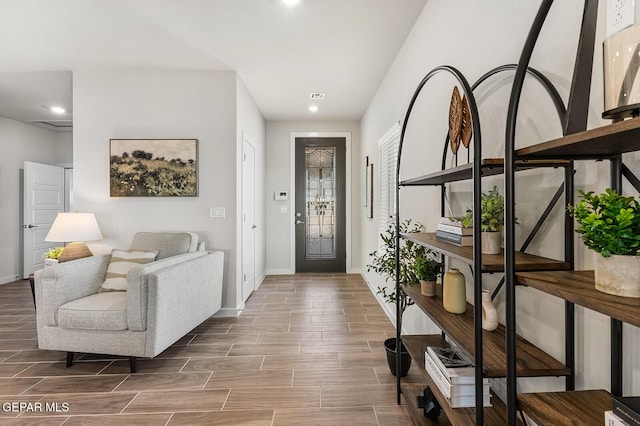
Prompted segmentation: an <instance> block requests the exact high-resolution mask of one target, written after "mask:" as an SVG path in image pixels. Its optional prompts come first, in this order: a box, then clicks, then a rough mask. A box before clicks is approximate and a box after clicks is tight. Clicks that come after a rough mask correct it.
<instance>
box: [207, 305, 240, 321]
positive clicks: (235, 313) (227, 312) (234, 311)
mask: <svg viewBox="0 0 640 426" xmlns="http://www.w3.org/2000/svg"><path fill="white" fill-rule="evenodd" d="M243 306H244V304H243ZM243 310H244V309H240V308H222V309H220V310H219V311H218V312H216V313H215V314H214V315H213V316H214V317H215V318H237V317H239V316H240V314H241V313H242V311H243Z"/></svg>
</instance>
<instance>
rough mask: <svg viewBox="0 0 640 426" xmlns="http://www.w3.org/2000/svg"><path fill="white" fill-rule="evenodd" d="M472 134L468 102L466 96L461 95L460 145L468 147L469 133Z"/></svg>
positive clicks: (469, 141)
mask: <svg viewBox="0 0 640 426" xmlns="http://www.w3.org/2000/svg"><path fill="white" fill-rule="evenodd" d="M472 134H473V128H472V126H471V111H470V110H469V102H467V97H466V96H463V97H462V129H461V131H460V139H461V142H462V145H463V146H464V147H465V148H469V144H470V143H471V135H472Z"/></svg>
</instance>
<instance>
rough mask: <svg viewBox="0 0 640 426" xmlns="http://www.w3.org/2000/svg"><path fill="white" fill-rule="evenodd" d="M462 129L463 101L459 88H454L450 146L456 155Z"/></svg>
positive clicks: (451, 107) (450, 111)
mask: <svg viewBox="0 0 640 426" xmlns="http://www.w3.org/2000/svg"><path fill="white" fill-rule="evenodd" d="M461 129H462V100H461V99H460V92H459V91H458V87H457V86H455V87H454V88H453V93H452V94H451V104H450V105H449V144H450V145H451V151H452V152H453V153H454V154H455V153H456V152H458V146H460V130H461Z"/></svg>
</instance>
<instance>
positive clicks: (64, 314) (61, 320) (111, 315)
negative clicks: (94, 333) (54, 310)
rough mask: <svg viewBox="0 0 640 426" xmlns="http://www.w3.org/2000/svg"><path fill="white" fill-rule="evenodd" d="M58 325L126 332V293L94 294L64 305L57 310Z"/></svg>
mask: <svg viewBox="0 0 640 426" xmlns="http://www.w3.org/2000/svg"><path fill="white" fill-rule="evenodd" d="M58 325H59V326H60V327H62V328H76V329H82V330H110V331H116V330H126V329H127V292H124V291H109V292H105V293H96V294H92V295H91V296H87V297H83V298H81V299H77V300H74V301H71V302H68V303H65V304H64V305H62V306H60V308H59V309H58Z"/></svg>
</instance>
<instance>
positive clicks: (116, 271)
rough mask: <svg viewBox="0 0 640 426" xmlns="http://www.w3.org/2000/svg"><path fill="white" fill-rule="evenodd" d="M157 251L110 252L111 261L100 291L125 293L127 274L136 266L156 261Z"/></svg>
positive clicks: (114, 250)
mask: <svg viewBox="0 0 640 426" xmlns="http://www.w3.org/2000/svg"><path fill="white" fill-rule="evenodd" d="M157 255H158V252H157V251H152V252H145V251H126V250H116V249H113V250H111V261H110V262H109V267H108V268H107V275H106V277H105V278H106V279H105V280H104V282H103V283H102V285H101V286H100V287H101V288H100V290H101V291H127V273H128V272H129V271H130V270H131V269H133V268H135V267H136V266H138V265H143V264H145V263H151V262H153V261H154V260H156V256H157Z"/></svg>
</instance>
